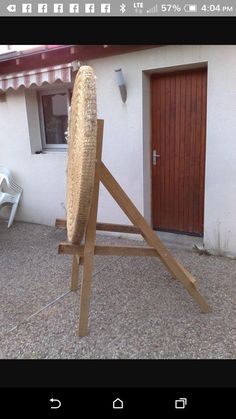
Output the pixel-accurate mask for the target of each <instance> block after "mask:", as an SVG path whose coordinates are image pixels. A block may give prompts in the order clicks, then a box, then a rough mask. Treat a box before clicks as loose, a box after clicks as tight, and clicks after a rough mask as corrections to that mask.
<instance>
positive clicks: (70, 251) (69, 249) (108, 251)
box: [60, 242, 158, 260]
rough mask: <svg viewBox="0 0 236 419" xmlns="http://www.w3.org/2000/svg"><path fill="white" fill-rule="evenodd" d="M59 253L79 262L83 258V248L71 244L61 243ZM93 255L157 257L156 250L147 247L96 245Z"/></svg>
mask: <svg viewBox="0 0 236 419" xmlns="http://www.w3.org/2000/svg"><path fill="white" fill-rule="evenodd" d="M60 247H61V249H62V251H61V253H63V254H67V255H77V256H78V258H79V259H80V260H81V259H83V258H82V256H84V246H83V245H81V246H73V245H72V244H71V243H68V242H65V243H61V244H60ZM94 254H95V255H98V256H150V257H158V254H157V251H156V249H154V248H153V247H149V246H122V245H120V246H119V245H117V246H106V245H102V244H101V245H96V246H95V247H94Z"/></svg>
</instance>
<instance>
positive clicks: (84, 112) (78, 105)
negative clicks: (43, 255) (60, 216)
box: [67, 66, 97, 244]
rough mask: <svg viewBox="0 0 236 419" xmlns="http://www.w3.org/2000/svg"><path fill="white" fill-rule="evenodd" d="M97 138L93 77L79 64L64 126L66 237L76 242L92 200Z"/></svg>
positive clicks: (84, 225) (81, 233)
mask: <svg viewBox="0 0 236 419" xmlns="http://www.w3.org/2000/svg"><path fill="white" fill-rule="evenodd" d="M96 138H97V104H96V87H95V77H94V73H93V70H92V68H91V67H89V66H82V67H80V69H79V71H78V73H77V75H76V79H75V83H74V88H73V94H72V101H71V110H70V116H69V129H68V163H67V238H68V241H69V242H71V243H74V244H80V243H81V241H82V239H83V236H84V231H85V227H86V224H87V222H88V217H89V211H90V206H91V201H92V194H93V186H94V174H95V159H96Z"/></svg>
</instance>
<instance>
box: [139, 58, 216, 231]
mask: <svg viewBox="0 0 236 419" xmlns="http://www.w3.org/2000/svg"><path fill="white" fill-rule="evenodd" d="M200 68H205V69H206V71H207V97H208V61H201V62H195V63H189V64H183V65H173V66H166V67H160V68H155V69H150V70H144V71H142V129H143V214H144V217H145V218H146V220H147V221H148V222H149V223H150V225H151V226H152V227H153V214H152V107H151V106H152V104H151V76H152V74H167V73H172V72H173V73H176V72H178V71H184V70H186V71H188V70H196V69H200ZM207 107H208V100H207ZM207 115H208V113H207V110H206V143H207ZM206 161H207V146H206V151H205V181H204V198H203V205H204V214H205V190H206V188H205V186H206ZM204 218H205V215H204ZM204 225H205V222H204ZM168 234H180V235H181V234H184V233H178V232H173V233H171V232H168ZM186 235H187V234H186ZM203 237H204V226H203Z"/></svg>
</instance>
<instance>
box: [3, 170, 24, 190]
mask: <svg viewBox="0 0 236 419" xmlns="http://www.w3.org/2000/svg"><path fill="white" fill-rule="evenodd" d="M3 179H5V181H6V184H7V187H8V188H9V189H11V190H13V191H15V192H17V193H20V192H22V188H21V187H20V186H19V185H17V183H16V182H15V181H14V179H13V176H12V172H11V170H10V169H8V168H7V167H4V166H0V186H1V183H2V181H3Z"/></svg>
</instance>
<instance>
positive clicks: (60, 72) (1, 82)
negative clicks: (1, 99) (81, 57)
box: [0, 63, 71, 92]
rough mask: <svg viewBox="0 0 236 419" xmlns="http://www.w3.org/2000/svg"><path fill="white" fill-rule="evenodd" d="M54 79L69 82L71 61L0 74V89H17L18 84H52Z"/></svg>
mask: <svg viewBox="0 0 236 419" xmlns="http://www.w3.org/2000/svg"><path fill="white" fill-rule="evenodd" d="M56 80H60V81H62V82H64V83H70V82H71V63H69V64H63V65H57V66H53V67H45V68H38V69H36V70H29V71H22V72H19V73H12V74H3V75H0V90H2V91H4V92H5V91H6V90H8V89H10V88H12V89H14V90H17V89H18V88H19V87H20V86H24V87H26V88H29V87H30V86H32V85H36V86H42V84H43V83H45V82H47V83H49V84H52V83H54V82H55V81H56Z"/></svg>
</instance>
